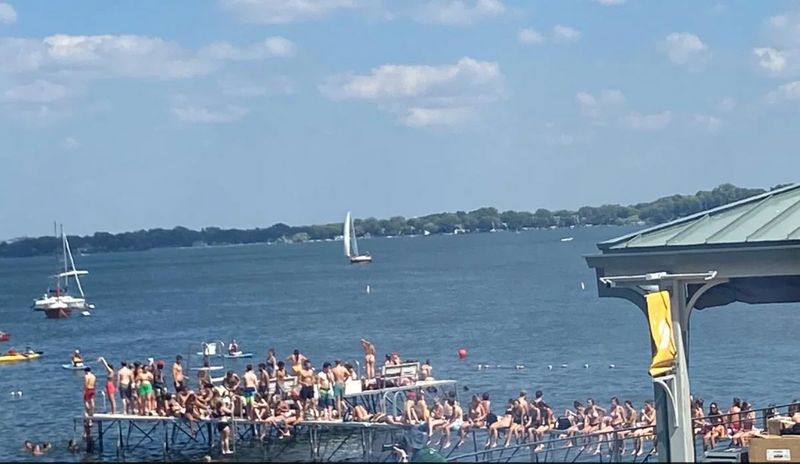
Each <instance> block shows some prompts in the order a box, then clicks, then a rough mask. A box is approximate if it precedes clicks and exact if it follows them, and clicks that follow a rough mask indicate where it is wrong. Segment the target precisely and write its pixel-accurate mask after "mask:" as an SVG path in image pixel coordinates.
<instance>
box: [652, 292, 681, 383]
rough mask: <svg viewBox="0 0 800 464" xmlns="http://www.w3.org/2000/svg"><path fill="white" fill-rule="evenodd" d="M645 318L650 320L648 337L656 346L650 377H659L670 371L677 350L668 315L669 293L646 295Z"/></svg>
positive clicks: (670, 319) (670, 318)
mask: <svg viewBox="0 0 800 464" xmlns="http://www.w3.org/2000/svg"><path fill="white" fill-rule="evenodd" d="M647 318H648V319H649V320H650V336H651V337H653V343H654V344H655V346H656V353H655V354H654V355H653V362H652V363H651V364H650V376H651V377H660V376H662V375H665V374H669V373H670V372H671V371H672V367H673V363H674V362H675V356H676V355H677V350H676V349H675V339H674V338H673V336H672V317H671V315H670V303H669V292H667V291H662V292H658V293H650V294H648V295H647Z"/></svg>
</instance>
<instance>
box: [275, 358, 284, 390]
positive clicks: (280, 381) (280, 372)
mask: <svg viewBox="0 0 800 464" xmlns="http://www.w3.org/2000/svg"><path fill="white" fill-rule="evenodd" d="M285 382H286V365H285V364H284V363H283V361H278V364H277V367H276V368H275V395H276V396H278V397H279V398H281V399H283V395H284V394H285V393H286V390H285V389H284V388H283V385H284V383H285Z"/></svg>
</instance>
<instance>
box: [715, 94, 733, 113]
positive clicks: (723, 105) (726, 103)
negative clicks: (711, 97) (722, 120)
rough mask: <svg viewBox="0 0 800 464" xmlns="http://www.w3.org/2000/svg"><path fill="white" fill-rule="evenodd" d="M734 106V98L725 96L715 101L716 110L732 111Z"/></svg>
mask: <svg viewBox="0 0 800 464" xmlns="http://www.w3.org/2000/svg"><path fill="white" fill-rule="evenodd" d="M734 108H736V100H734V99H733V98H731V97H725V98H723V99H722V100H720V101H719V103H717V111H723V112H728V111H733V109H734Z"/></svg>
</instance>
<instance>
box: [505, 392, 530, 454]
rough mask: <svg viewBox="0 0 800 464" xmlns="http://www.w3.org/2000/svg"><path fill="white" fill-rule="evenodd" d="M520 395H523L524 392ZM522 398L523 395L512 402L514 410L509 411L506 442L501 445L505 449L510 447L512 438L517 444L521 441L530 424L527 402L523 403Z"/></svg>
mask: <svg viewBox="0 0 800 464" xmlns="http://www.w3.org/2000/svg"><path fill="white" fill-rule="evenodd" d="M522 393H524V391H523V392H522ZM524 398H525V395H524V394H520V397H519V398H517V399H516V400H514V409H513V410H512V411H511V424H510V425H509V426H508V431H507V432H506V441H505V443H504V444H503V446H504V447H506V448H508V447H509V446H511V439H512V438H515V439H516V440H517V442H519V441H521V440H522V437H523V436H524V435H525V434H526V431H527V428H528V426H529V424H530V417H529V415H528V409H527V407H526V405H527V402H525V403H523V401H524Z"/></svg>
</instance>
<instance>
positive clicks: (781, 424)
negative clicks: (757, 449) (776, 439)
mask: <svg viewBox="0 0 800 464" xmlns="http://www.w3.org/2000/svg"><path fill="white" fill-rule="evenodd" d="M793 425H794V421H793V420H792V418H791V417H785V416H775V417H770V418H769V419H768V420H767V433H768V434H770V435H780V434H781V430H783V429H785V428H789V427H791V426H793Z"/></svg>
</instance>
